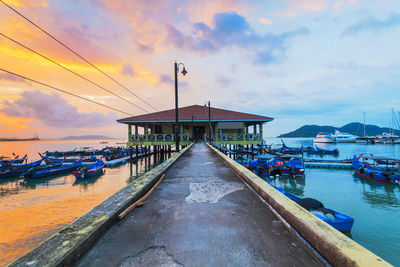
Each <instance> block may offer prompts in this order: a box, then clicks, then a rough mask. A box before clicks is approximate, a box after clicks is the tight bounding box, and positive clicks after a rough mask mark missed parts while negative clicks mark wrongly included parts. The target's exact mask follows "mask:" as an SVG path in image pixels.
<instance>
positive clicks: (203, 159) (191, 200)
mask: <svg viewBox="0 0 400 267" xmlns="http://www.w3.org/2000/svg"><path fill="white" fill-rule="evenodd" d="M120 264H121V265H122V266H137V265H139V266H140V265H141V266H159V265H161V264H170V265H172V266H180V265H181V264H182V265H185V266H269V265H273V266H317V265H320V263H319V262H318V261H317V260H316V259H315V258H314V257H313V256H312V255H311V254H309V252H308V251H307V250H306V248H305V247H304V246H303V245H302V244H301V242H299V241H298V239H297V238H295V237H294V236H293V235H292V234H291V233H290V232H289V231H288V230H287V229H286V228H285V226H284V225H283V223H282V222H281V221H280V220H279V219H278V218H277V217H276V216H275V215H274V214H273V213H272V212H271V211H270V210H269V209H268V208H267V207H266V206H265V204H264V203H263V202H262V201H261V200H260V199H259V198H258V197H257V195H256V194H255V193H254V192H252V191H251V190H250V189H249V188H248V187H246V185H245V184H244V183H243V182H242V181H241V179H240V178H239V177H238V175H237V174H236V173H235V172H234V171H233V170H232V169H231V168H229V167H228V166H227V165H225V164H224V162H223V161H222V160H221V159H219V158H218V157H217V155H216V154H214V153H212V151H211V150H210V149H209V148H208V147H207V146H206V145H205V144H204V143H198V144H195V145H193V147H192V148H191V149H190V150H189V151H187V152H186V153H185V154H184V155H183V156H182V157H181V158H180V159H179V160H178V161H177V162H176V163H175V165H174V166H173V167H172V168H170V169H169V170H168V171H167V173H166V176H165V179H164V181H163V182H162V183H161V184H160V185H159V186H158V187H157V189H156V190H155V191H154V193H153V194H152V195H151V196H150V197H149V198H148V199H147V201H146V204H145V205H144V206H143V207H140V208H137V209H135V210H133V211H132V212H130V213H129V214H128V215H127V217H126V218H124V219H123V220H122V221H120V222H118V223H117V224H115V225H114V226H113V227H112V228H111V229H110V230H109V231H108V232H107V233H106V234H105V235H104V236H103V237H102V238H101V239H100V240H99V241H98V242H97V243H96V245H95V246H94V247H93V248H92V249H91V250H90V251H89V252H88V253H87V254H86V255H85V256H84V258H82V260H81V261H80V262H79V264H78V265H79V266H100V265H101V266H117V265H120Z"/></svg>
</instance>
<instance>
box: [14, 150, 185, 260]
mask: <svg viewBox="0 0 400 267" xmlns="http://www.w3.org/2000/svg"><path fill="white" fill-rule="evenodd" d="M190 147H191V145H189V146H188V147H186V148H184V149H182V150H181V151H180V152H178V153H177V154H175V155H174V156H172V157H171V158H170V159H168V160H167V161H165V162H163V163H161V164H160V165H158V166H157V167H156V168H154V169H152V170H151V171H149V172H146V173H145V174H143V175H142V176H140V177H139V178H138V179H137V180H135V181H134V182H132V183H131V184H129V185H128V186H126V187H125V188H123V189H121V190H120V191H118V192H117V193H115V194H114V195H112V196H111V197H109V198H108V199H106V200H105V201H104V202H102V203H101V204H99V205H98V206H96V207H94V208H93V209H92V210H90V211H89V212H87V213H86V214H84V215H83V216H81V217H79V218H78V219H76V220H75V221H74V222H72V223H71V224H69V225H67V226H66V227H64V228H63V229H61V230H60V231H59V232H58V233H56V234H55V235H53V236H51V237H50V238H48V239H47V240H46V241H44V242H43V243H42V244H40V245H39V246H38V247H36V248H35V249H34V250H32V251H30V252H28V253H27V254H25V255H24V256H22V257H20V258H18V259H17V260H15V261H14V262H12V263H11V264H10V265H9V266H71V265H74V264H75V263H76V262H77V261H78V260H79V259H80V258H81V257H82V256H83V255H85V254H86V252H87V251H88V250H89V249H90V248H91V247H92V246H93V245H94V244H95V243H96V241H97V240H98V239H99V238H100V237H101V236H102V235H103V234H104V232H106V231H107V230H108V229H109V228H110V227H111V226H112V225H113V224H114V223H116V222H117V215H118V214H119V213H121V212H122V211H124V210H125V209H126V208H127V207H129V206H130V205H131V204H132V203H134V202H135V201H136V200H138V199H139V198H141V197H142V196H144V195H145V194H146V192H147V191H148V190H150V188H151V187H152V186H153V185H154V184H155V183H156V182H157V181H158V179H159V178H160V177H161V175H162V174H163V173H165V171H166V170H167V169H169V168H170V167H171V166H172V165H173V164H174V163H175V162H176V161H177V160H178V159H179V158H180V157H181V156H182V155H183V154H184V153H185V152H186V151H187V150H188V149H189V148H190Z"/></svg>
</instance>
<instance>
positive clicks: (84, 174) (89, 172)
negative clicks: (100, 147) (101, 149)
mask: <svg viewBox="0 0 400 267" xmlns="http://www.w3.org/2000/svg"><path fill="white" fill-rule="evenodd" d="M104 166H106V164H105V163H104V161H102V160H101V159H100V160H98V161H97V162H96V163H94V164H93V165H92V166H90V167H83V168H81V169H79V170H76V171H74V172H72V174H73V175H74V176H75V178H76V179H81V178H91V177H94V176H96V175H98V174H100V173H103V168H104Z"/></svg>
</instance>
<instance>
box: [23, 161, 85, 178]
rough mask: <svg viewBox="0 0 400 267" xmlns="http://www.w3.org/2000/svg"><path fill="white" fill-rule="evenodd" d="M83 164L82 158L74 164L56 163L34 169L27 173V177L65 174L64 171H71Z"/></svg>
mask: <svg viewBox="0 0 400 267" xmlns="http://www.w3.org/2000/svg"><path fill="white" fill-rule="evenodd" d="M80 166H82V159H81V160H80V161H79V162H74V163H72V164H61V165H59V164H56V165H55V166H54V165H50V166H45V167H43V168H38V169H36V170H34V171H33V172H31V173H29V174H26V175H25V177H27V178H32V179H34V178H42V177H47V176H52V175H57V174H64V173H69V172H72V171H74V170H76V169H77V168H79V167H80Z"/></svg>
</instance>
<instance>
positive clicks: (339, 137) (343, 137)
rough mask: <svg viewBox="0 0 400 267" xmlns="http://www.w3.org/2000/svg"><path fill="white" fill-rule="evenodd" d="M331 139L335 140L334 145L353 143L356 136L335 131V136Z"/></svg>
mask: <svg viewBox="0 0 400 267" xmlns="http://www.w3.org/2000/svg"><path fill="white" fill-rule="evenodd" d="M333 137H334V138H335V140H336V143H354V142H355V141H356V138H357V137H356V136H355V135H352V134H348V133H341V132H339V131H338V130H336V131H335V135H333Z"/></svg>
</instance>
